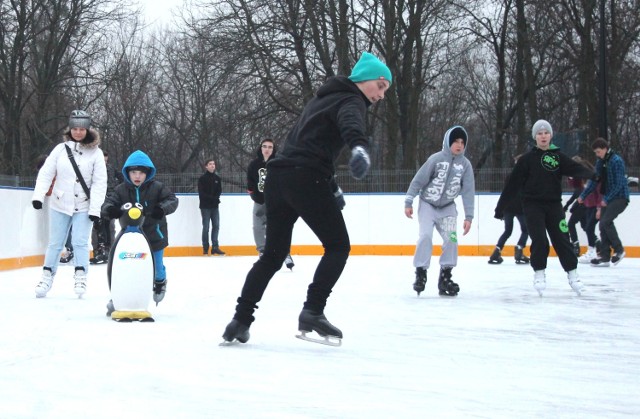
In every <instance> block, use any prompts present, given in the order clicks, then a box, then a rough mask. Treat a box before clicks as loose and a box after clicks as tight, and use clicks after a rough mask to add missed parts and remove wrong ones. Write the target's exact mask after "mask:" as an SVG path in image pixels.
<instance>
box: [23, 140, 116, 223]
mask: <svg viewBox="0 0 640 419" xmlns="http://www.w3.org/2000/svg"><path fill="white" fill-rule="evenodd" d="M90 135H92V136H93V141H92V142H91V143H89V144H84V143H81V142H76V141H73V140H71V139H70V138H69V137H68V136H65V137H64V139H65V141H64V142H63V143H61V144H58V145H57V146H56V147H55V148H54V149H53V150H52V151H51V153H50V154H49V157H47V160H46V161H45V162H44V165H43V166H42V168H41V169H40V171H39V172H38V178H37V180H36V186H35V189H34V191H33V198H32V200H34V201H40V202H44V197H45V195H46V193H47V192H48V190H49V187H50V186H51V182H52V181H53V180H54V179H55V184H54V185H53V191H52V194H51V197H50V198H51V199H50V201H49V207H50V208H51V209H54V210H56V211H58V212H61V213H64V214H67V215H69V216H71V215H73V214H74V213H75V212H88V215H95V216H97V217H99V216H100V208H101V207H102V203H103V202H104V198H105V194H106V193H107V167H106V164H105V162H104V155H103V154H102V150H101V149H100V148H98V145H99V144H100V136H99V134H98V132H97V131H95V130H93V129H91V130H90ZM65 144H67V145H68V146H69V147H70V148H71V151H72V152H73V157H74V159H75V161H76V163H77V164H78V168H79V169H80V173H81V174H82V177H83V178H84V181H85V182H86V184H87V186H88V187H89V191H90V194H91V197H90V198H88V197H87V195H86V194H85V192H84V190H83V189H82V185H81V184H80V181H78V180H77V176H76V172H75V170H73V165H72V164H71V161H70V160H69V156H68V155H67V149H66V147H65Z"/></svg>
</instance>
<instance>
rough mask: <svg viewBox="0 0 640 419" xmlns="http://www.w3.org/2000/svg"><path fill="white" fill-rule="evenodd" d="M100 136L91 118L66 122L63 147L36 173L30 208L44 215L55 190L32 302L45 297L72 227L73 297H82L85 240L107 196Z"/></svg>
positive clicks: (79, 114) (76, 116)
mask: <svg viewBox="0 0 640 419" xmlns="http://www.w3.org/2000/svg"><path fill="white" fill-rule="evenodd" d="M99 144H100V136H99V134H98V132H97V131H96V130H94V129H92V128H91V116H89V114H88V113H86V112H85V111H80V110H75V111H73V112H71V116H70V117H69V129H67V130H66V132H65V133H64V137H63V142H62V143H61V144H58V145H57V146H56V147H55V148H54V149H53V151H51V154H49V157H47V160H46V161H45V163H44V165H43V166H42V168H41V169H40V171H39V172H38V178H37V180H36V186H35V190H34V192H33V199H32V204H33V207H34V208H35V209H37V210H39V209H42V202H43V201H44V198H45V195H46V194H47V191H48V190H49V187H50V186H51V183H52V182H54V180H55V182H54V184H53V190H52V194H51V196H50V200H49V244H48V246H47V250H46V253H45V257H44V266H43V268H42V279H41V280H40V282H39V283H38V285H36V297H38V298H41V297H45V296H46V295H47V292H49V290H50V289H51V285H52V284H53V278H54V277H55V275H56V271H57V269H58V263H59V261H60V252H61V251H62V248H63V246H64V243H65V240H66V238H67V234H68V233H69V229H70V228H71V227H72V226H73V234H72V237H71V241H72V244H73V249H74V252H75V258H74V260H75V273H74V276H73V277H74V291H75V293H76V294H77V295H78V296H79V297H81V296H82V295H83V294H84V293H85V291H86V288H87V272H88V269H89V237H90V235H91V228H92V226H93V221H96V220H98V219H99V218H100V207H102V203H103V202H104V198H105V194H106V191H107V169H106V165H105V162H104V156H103V154H102V150H100V148H98V145H99ZM67 147H68V149H69V150H71V154H72V155H73V158H74V160H75V162H76V164H77V165H78V169H79V170H80V173H81V174H82V177H83V179H84V181H85V183H86V185H87V187H88V189H89V195H90V196H87V194H86V193H85V191H84V188H83V186H82V184H81V182H80V180H79V178H78V176H77V175H76V172H75V170H74V168H73V165H72V163H71V160H70V158H69V155H68V152H67Z"/></svg>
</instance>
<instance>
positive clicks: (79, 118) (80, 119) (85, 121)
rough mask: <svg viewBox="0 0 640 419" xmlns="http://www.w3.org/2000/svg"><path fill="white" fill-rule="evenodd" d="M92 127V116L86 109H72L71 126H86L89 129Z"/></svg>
mask: <svg viewBox="0 0 640 419" xmlns="http://www.w3.org/2000/svg"><path fill="white" fill-rule="evenodd" d="M90 127H91V116H90V115H89V114H88V113H86V112H85V111H80V110H75V111H71V116H69V128H70V129H71V128H84V129H89V128H90Z"/></svg>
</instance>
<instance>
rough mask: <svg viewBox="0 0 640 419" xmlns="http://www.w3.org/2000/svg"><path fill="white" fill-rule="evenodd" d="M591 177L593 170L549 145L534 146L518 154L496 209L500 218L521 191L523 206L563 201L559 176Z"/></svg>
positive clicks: (497, 216)
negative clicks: (545, 146)
mask: <svg viewBox="0 0 640 419" xmlns="http://www.w3.org/2000/svg"><path fill="white" fill-rule="evenodd" d="M563 176H567V177H578V178H583V179H590V178H592V177H594V176H595V172H592V171H591V170H589V169H587V168H586V167H584V166H583V165H581V164H580V163H577V162H575V161H574V160H572V159H571V157H569V156H567V155H566V154H564V153H563V152H561V151H560V149H559V148H558V147H556V146H554V145H552V146H551V147H550V148H549V149H548V150H541V149H539V148H538V147H533V148H532V149H531V150H530V151H529V152H527V153H526V154H524V155H523V156H522V157H520V158H519V159H518V161H517V163H516V165H515V167H514V168H513V171H512V172H511V175H510V176H509V181H508V182H507V184H506V185H505V187H504V189H503V191H502V194H501V195H500V199H499V200H498V204H497V206H496V210H495V217H496V218H503V217H504V211H505V207H506V206H507V205H508V204H509V203H511V202H513V200H514V199H517V197H518V194H521V197H522V202H523V205H524V206H525V207H526V206H527V205H528V204H529V203H535V202H547V203H548V202H558V203H561V202H562V177H563Z"/></svg>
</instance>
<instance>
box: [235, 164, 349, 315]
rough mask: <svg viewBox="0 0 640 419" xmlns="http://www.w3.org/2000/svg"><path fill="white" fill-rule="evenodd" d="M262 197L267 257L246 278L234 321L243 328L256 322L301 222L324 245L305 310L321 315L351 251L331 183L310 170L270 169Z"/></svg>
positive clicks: (265, 252)
mask: <svg viewBox="0 0 640 419" xmlns="http://www.w3.org/2000/svg"><path fill="white" fill-rule="evenodd" d="M264 197H265V205H266V209H267V237H266V243H265V247H264V253H263V254H262V256H261V257H260V259H259V260H258V261H257V262H256V263H255V264H254V265H253V267H252V268H251V270H250V271H249V273H248V274H247V278H246V280H245V283H244V286H243V287H242V293H241V294H240V298H238V305H237V306H236V313H235V315H234V318H235V319H236V320H238V321H239V322H241V323H243V324H245V325H250V324H251V323H252V322H253V320H254V317H253V312H254V310H255V309H256V308H258V307H257V305H256V304H257V303H258V302H259V301H260V300H261V299H262V296H263V294H264V291H265V290H266V288H267V285H269V281H270V280H271V278H272V277H273V275H274V274H275V273H276V272H277V271H278V270H279V269H280V268H281V267H282V262H283V261H284V259H285V257H286V256H287V254H288V253H289V248H290V246H291V234H292V232H293V226H294V224H295V222H296V220H297V219H298V218H302V220H303V221H304V222H305V223H306V224H307V225H308V226H309V228H311V230H312V231H313V232H314V233H315V235H316V236H317V237H318V239H320V242H321V243H322V246H323V247H324V255H323V256H322V258H321V259H320V263H319V264H318V267H317V268H316V272H315V274H314V276H313V281H312V282H311V284H310V285H309V288H308V290H307V299H306V301H305V303H304V308H306V309H310V310H313V311H315V312H318V313H322V312H323V310H324V307H325V305H326V303H327V298H328V297H329V294H331V290H332V289H333V287H334V285H335V284H336V282H337V281H338V278H340V275H341V274H342V271H343V269H344V266H345V264H346V262H347V258H348V257H349V251H350V250H351V244H350V242H349V234H348V233H347V227H346V225H345V223H344V218H343V217H342V212H341V211H340V209H338V205H337V204H336V201H335V198H334V196H333V193H332V191H331V187H330V184H329V180H328V179H326V178H325V177H323V176H322V175H321V174H320V173H319V172H317V171H315V170H312V169H308V168H280V167H270V168H269V174H268V176H267V179H266V181H265V187H264Z"/></svg>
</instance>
